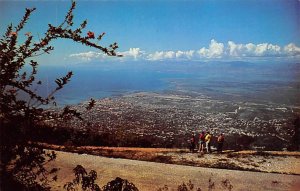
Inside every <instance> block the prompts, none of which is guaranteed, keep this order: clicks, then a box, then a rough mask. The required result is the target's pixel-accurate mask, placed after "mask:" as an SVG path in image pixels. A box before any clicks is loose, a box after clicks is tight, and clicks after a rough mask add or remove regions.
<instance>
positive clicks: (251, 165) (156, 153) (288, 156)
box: [42, 144, 300, 175]
mask: <svg viewBox="0 0 300 191" xmlns="http://www.w3.org/2000/svg"><path fill="white" fill-rule="evenodd" d="M42 146H43V147H45V148H48V149H54V150H60V151H68V152H75V153H80V154H91V155H96V156H104V157H111V158H123V159H133V160H140V161H150V162H159V163H166V164H179V165H189V166H197V167H208V168H219V169H231V170H243V171H254V172H273V173H281V174H294V175H300V152H284V151H263V152H262V151H261V152H258V151H238V152H235V151H230V150H227V151H224V152H223V153H222V154H218V153H212V154H204V155H200V154H199V153H197V152H195V153H191V152H189V151H188V150H187V149H167V148H130V147H91V146H82V147H64V146H57V145H45V144H44V145H42Z"/></svg>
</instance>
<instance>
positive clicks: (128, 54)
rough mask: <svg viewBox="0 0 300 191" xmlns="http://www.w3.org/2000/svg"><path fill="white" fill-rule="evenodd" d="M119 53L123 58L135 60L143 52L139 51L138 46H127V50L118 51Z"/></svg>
mask: <svg viewBox="0 0 300 191" xmlns="http://www.w3.org/2000/svg"><path fill="white" fill-rule="evenodd" d="M120 54H121V55H123V58H125V59H126V58H129V59H130V58H134V59H135V60H136V59H138V58H140V57H142V56H143V55H144V54H145V52H144V51H141V49H140V48H129V50H128V51H125V52H120Z"/></svg>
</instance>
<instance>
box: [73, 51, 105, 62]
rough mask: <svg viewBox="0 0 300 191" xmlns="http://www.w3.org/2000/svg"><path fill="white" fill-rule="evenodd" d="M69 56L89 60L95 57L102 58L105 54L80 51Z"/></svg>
mask: <svg viewBox="0 0 300 191" xmlns="http://www.w3.org/2000/svg"><path fill="white" fill-rule="evenodd" d="M69 57H71V58H76V59H79V60H81V61H84V62H89V61H91V60H94V59H97V58H104V57H105V55H104V54H103V53H99V52H94V51H89V52H81V53H76V54H71V55H70V56H69Z"/></svg>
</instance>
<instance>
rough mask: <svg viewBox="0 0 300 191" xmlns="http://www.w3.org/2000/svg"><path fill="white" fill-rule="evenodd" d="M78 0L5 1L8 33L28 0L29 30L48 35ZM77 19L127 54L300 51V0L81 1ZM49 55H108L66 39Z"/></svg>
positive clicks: (295, 55)
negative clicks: (29, 12) (30, 11)
mask: <svg viewBox="0 0 300 191" xmlns="http://www.w3.org/2000/svg"><path fill="white" fill-rule="evenodd" d="M70 4H71V3H70V1H3V0H2V1H1V0H0V18H1V25H0V26H1V28H0V31H1V33H3V31H4V30H5V28H6V26H7V24H9V23H10V22H12V23H14V24H16V23H17V22H18V21H19V20H20V19H21V18H22V16H23V14H24V10H25V8H26V7H28V8H30V7H36V8H37V10H36V11H35V13H34V14H33V15H32V19H31V20H30V21H29V23H28V25H27V26H26V28H25V29H24V33H25V32H28V31H30V32H32V34H33V35H36V36H38V35H42V33H43V32H44V31H45V30H46V29H47V24H48V23H52V24H59V23H60V21H62V20H63V19H64V15H65V13H66V12H67V10H68V8H69V6H70ZM74 14H75V25H76V24H77V25H79V24H80V23H81V22H82V21H83V20H84V19H88V26H87V29H89V30H91V31H94V32H95V33H97V34H101V33H102V32H106V36H105V38H104V40H103V42H102V43H103V44H104V45H109V43H112V42H115V41H116V42H118V44H119V46H120V49H119V51H120V52H121V53H122V54H123V55H124V58H122V59H123V60H124V59H125V60H143V59H144V60H180V59H182V60H216V59H217V60H267V61H273V60H279V61H280V60H281V61H297V60H299V58H300V48H299V46H300V38H299V35H300V2H299V1H298V0H202V1H171V0H170V1H150V0H149V1H146V0H140V1H125V0H123V1H121V0H120V1H100V0H99V1H97V0H93V1H91V0H86V1H77V7H76V10H75V12H74ZM53 45H54V46H55V51H54V52H53V54H52V55H51V59H49V56H48V57H46V58H41V59H42V61H43V62H45V63H50V62H55V63H56V62H62V63H72V62H90V61H103V60H106V59H107V58H106V57H105V56H103V55H102V54H101V53H99V52H97V51H96V50H94V49H91V48H87V47H84V46H81V45H76V44H74V43H72V42H70V41H69V40H59V41H56V42H55V43H54V44H53Z"/></svg>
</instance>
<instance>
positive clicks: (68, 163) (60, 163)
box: [49, 152, 300, 191]
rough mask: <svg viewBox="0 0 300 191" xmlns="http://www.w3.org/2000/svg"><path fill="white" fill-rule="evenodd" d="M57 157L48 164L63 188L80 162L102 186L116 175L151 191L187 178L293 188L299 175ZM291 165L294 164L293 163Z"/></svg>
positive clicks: (218, 185) (218, 186) (204, 183)
mask: <svg viewBox="0 0 300 191" xmlns="http://www.w3.org/2000/svg"><path fill="white" fill-rule="evenodd" d="M57 153H58V156H57V160H55V161H54V162H53V163H50V164H49V167H58V168H60V169H61V170H60V171H59V173H58V182H57V183H54V185H53V186H54V188H55V190H63V188H62V185H63V184H64V183H66V182H67V181H71V180H72V179H73V173H72V169H73V168H74V167H75V166H76V165H77V164H81V165H83V166H84V167H85V168H86V169H87V170H88V171H89V170H91V169H93V170H96V171H97V173H98V177H99V178H98V182H97V183H98V184H99V185H101V186H103V185H104V184H106V183H107V182H109V181H111V180H113V179H115V178H116V177H117V176H118V177H121V178H124V179H128V180H129V181H130V182H133V183H134V184H135V185H136V186H137V187H138V188H139V189H140V190H142V191H143V190H145V191H148V190H149V191H155V190H157V189H158V188H161V187H163V186H164V185H168V187H169V190H175V189H176V188H177V186H178V185H179V184H182V183H183V182H186V183H187V182H188V181H189V180H191V181H192V183H194V184H195V186H196V187H200V188H201V189H202V190H208V181H209V179H210V178H211V180H212V181H213V182H214V184H215V186H214V190H227V189H226V188H225V187H224V185H223V184H222V181H224V180H229V181H230V183H231V184H232V185H233V189H232V190H245V191H247V190H272V191H273V190H274V191H276V190H293V191H296V190H297V189H298V188H299V187H300V176H299V175H287V174H278V173H261V172H247V171H236V170H225V169H215V168H202V167H194V166H185V165H174V164H163V163H154V162H145V161H137V160H128V159H116V158H106V157H100V156H93V155H88V154H77V153H67V152H57ZM294 168H295V166H294Z"/></svg>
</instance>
